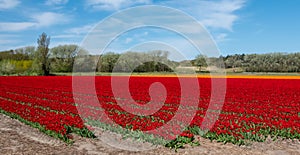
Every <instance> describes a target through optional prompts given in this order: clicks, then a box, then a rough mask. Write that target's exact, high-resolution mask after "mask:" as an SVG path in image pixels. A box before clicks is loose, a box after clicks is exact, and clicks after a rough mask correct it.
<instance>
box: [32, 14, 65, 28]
mask: <svg viewBox="0 0 300 155" xmlns="http://www.w3.org/2000/svg"><path fill="white" fill-rule="evenodd" d="M31 18H32V19H33V20H35V21H36V26H37V27H42V26H51V25H56V24H63V23H67V22H69V21H70V18H69V17H68V16H66V15H64V14H60V13H53V12H44V13H39V14H35V15H32V17H31Z"/></svg>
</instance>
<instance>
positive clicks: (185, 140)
mask: <svg viewBox="0 0 300 155" xmlns="http://www.w3.org/2000/svg"><path fill="white" fill-rule="evenodd" d="M193 141H194V137H192V138H190V137H184V136H178V137H177V138H176V139H174V140H172V141H170V142H169V143H167V144H166V145H165V147H168V148H172V149H175V151H177V149H179V148H184V145H185V144H190V145H191V146H198V145H200V143H199V142H193Z"/></svg>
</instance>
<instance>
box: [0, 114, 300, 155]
mask: <svg viewBox="0 0 300 155" xmlns="http://www.w3.org/2000/svg"><path fill="white" fill-rule="evenodd" d="M97 134H99V135H100V137H98V138H96V139H88V138H82V137H79V136H77V135H74V134H72V136H73V137H74V140H75V143H74V144H73V145H67V144H65V143H64V142H62V141H60V140H57V139H55V138H52V137H49V136H47V135H45V134H43V133H41V132H39V131H38V130H37V129H34V128H31V127H29V126H27V125H25V124H23V123H21V122H19V121H17V120H14V119H11V118H10V117H7V116H5V115H3V114H0V154H1V155H6V154H7V155H8V154H30V155H31V154H43V155H45V154H59V155H60V154H66V155H69V154H70V155H71V154H72V155H76V154H78V155H81V154H108V155H110V154H111V155H116V154H123V155H124V154H136V155H137V154H149V155H156V154H215V155H218V154H225V155H226V154H228V155H231V154H236V155H240V154H249V155H256V154H257V155H259V154H274V155H275V154H280V155H281V154H295V155H297V154H300V141H299V140H276V141H272V140H271V139H268V140H267V141H266V142H263V143H258V142H252V143H251V144H249V145H247V146H236V145H233V144H225V145H224V144H222V143H216V142H210V141H209V140H207V139H203V138H200V137H196V139H197V140H199V141H200V143H201V145H200V146H196V147H191V146H186V148H185V149H179V150H178V152H177V153H176V152H175V151H174V150H170V149H168V148H165V147H157V148H155V149H151V150H147V151H128V150H122V149H117V148H115V147H113V146H112V145H110V144H109V143H107V142H104V141H103V139H105V138H106V139H107V137H109V136H113V134H112V133H109V132H102V133H97ZM118 136H119V135H118ZM118 136H116V137H118ZM101 139H102V140H101ZM120 141H121V143H120V144H122V143H123V144H124V143H126V140H124V141H123V140H121V139H120ZM139 145H141V144H139ZM145 145H149V144H145ZM141 147H142V146H141Z"/></svg>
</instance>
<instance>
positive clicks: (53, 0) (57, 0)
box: [45, 0, 68, 5]
mask: <svg viewBox="0 0 300 155" xmlns="http://www.w3.org/2000/svg"><path fill="white" fill-rule="evenodd" d="M66 3H68V0H47V1H46V3H45V4H46V5H63V4H66Z"/></svg>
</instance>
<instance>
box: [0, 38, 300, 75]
mask: <svg viewBox="0 0 300 155" xmlns="http://www.w3.org/2000/svg"><path fill="white" fill-rule="evenodd" d="M37 44H38V46H37V47H35V46H27V47H23V48H18V49H15V50H8V51H2V52H0V75H9V74H19V75H20V74H22V75H50V74H51V73H58V72H72V71H74V69H75V71H77V72H94V71H96V72H173V71H175V70H176V68H177V67H178V66H191V65H192V66H196V67H198V68H199V71H201V70H202V69H203V68H206V67H207V66H215V67H225V68H241V69H242V70H243V71H246V72H299V71H300V53H268V54H235V55H228V56H220V57H218V58H214V57H206V56H203V55H198V56H197V57H196V58H195V59H193V60H185V61H181V62H175V61H172V60H170V59H168V56H169V52H168V51H161V50H156V51H149V52H134V51H128V52H125V53H122V54H120V53H113V52H108V53H105V54H101V55H91V54H89V53H88V51H86V50H84V49H82V48H79V47H78V46H77V45H59V46H56V47H53V48H51V49H50V48H49V44H50V37H49V36H47V34H46V33H42V34H41V35H40V36H39V37H38V39H37ZM75 60H76V61H75Z"/></svg>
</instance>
